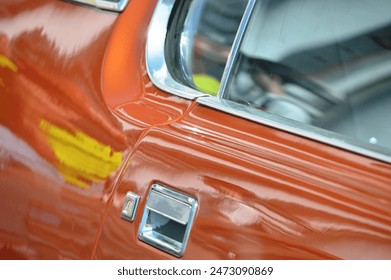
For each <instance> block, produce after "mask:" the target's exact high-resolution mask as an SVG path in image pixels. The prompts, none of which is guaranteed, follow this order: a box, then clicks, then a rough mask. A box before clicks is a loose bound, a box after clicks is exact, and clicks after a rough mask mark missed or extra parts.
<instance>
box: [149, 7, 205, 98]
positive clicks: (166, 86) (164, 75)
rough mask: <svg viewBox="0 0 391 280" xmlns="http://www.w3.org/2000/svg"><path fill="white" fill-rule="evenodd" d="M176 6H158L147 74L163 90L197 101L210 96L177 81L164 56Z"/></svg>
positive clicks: (151, 30)
mask: <svg viewBox="0 0 391 280" xmlns="http://www.w3.org/2000/svg"><path fill="white" fill-rule="evenodd" d="M174 4H175V0H159V2H158V4H157V5H156V8H155V12H154V14H153V16H152V20H151V24H150V26H149V31H148V37H147V46H146V64H147V72H148V75H149V78H150V79H151V81H152V83H153V84H154V85H155V86H157V87H158V88H160V89H161V90H164V91H167V92H170V93H172V94H175V95H177V96H180V97H183V98H186V99H190V100H195V99H196V98H197V97H201V96H208V94H206V93H202V92H199V91H197V90H195V89H193V88H190V87H187V86H184V85H182V84H180V83H178V82H177V81H175V80H174V78H173V77H172V76H171V74H170V72H169V71H168V67H167V63H166V59H165V55H164V50H165V41H166V35H167V25H168V22H169V19H170V15H171V12H172V9H173V7H174Z"/></svg>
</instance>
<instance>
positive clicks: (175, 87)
mask: <svg viewBox="0 0 391 280" xmlns="http://www.w3.org/2000/svg"><path fill="white" fill-rule="evenodd" d="M257 1H262V0H249V3H248V5H247V8H246V10H245V13H244V15H243V19H242V21H241V23H240V26H239V29H238V33H237V35H236V37H235V40H234V43H233V46H232V49H231V52H230V54H229V56H228V60H227V64H226V68H225V70H224V73H223V76H222V80H221V85H220V89H219V92H218V96H217V97H214V96H210V95H209V94H203V93H201V92H199V91H197V90H195V89H192V88H189V87H187V86H184V85H181V84H179V83H177V82H176V81H174V80H173V78H172V77H171V75H170V74H169V73H168V69H167V66H166V64H165V59H164V44H165V36H166V32H167V24H168V20H169V17H170V13H171V11H172V8H173V5H174V2H175V0H159V3H158V6H157V7H156V10H155V13H154V16H153V19H152V22H151V27H150V30H149V34H148V43H147V56H146V60H147V69H148V74H149V76H150V78H151V80H152V82H153V83H154V84H155V85H156V86H157V87H158V88H160V89H162V90H164V91H167V92H170V93H172V94H175V95H178V96H181V97H184V98H187V99H193V100H194V99H196V101H197V103H199V104H202V105H205V106H208V107H210V108H213V109H216V110H219V111H222V112H225V113H228V114H231V115H234V116H237V117H241V118H244V119H247V120H250V121H254V122H256V123H259V124H263V125H267V126H270V127H273V128H276V129H279V130H282V131H286V132H289V133H292V134H295V135H299V136H303V137H306V138H309V139H313V140H315V141H319V142H322V143H324V144H327V145H331V146H334V147H338V148H342V149H344V150H347V151H351V152H354V153H357V154H361V155H364V156H367V157H370V158H374V159H377V160H380V161H383V162H386V163H391V150H389V149H387V148H383V147H381V146H376V145H373V144H370V143H364V142H361V141H358V140H355V139H352V138H349V137H346V136H343V135H341V134H337V133H334V132H331V131H328V130H325V129H322V128H318V127H315V126H311V125H307V124H304V123H300V122H296V121H294V120H290V119H287V118H284V117H281V116H277V115H273V114H270V113H267V112H263V111H261V110H259V109H255V108H251V107H248V106H245V105H242V104H238V103H235V102H232V101H229V100H226V99H223V97H224V94H225V91H226V88H227V85H228V83H229V79H230V77H231V73H232V70H233V67H234V63H235V58H236V57H237V54H238V52H239V49H240V45H241V42H242V39H243V36H244V33H245V30H246V27H247V25H248V22H249V19H250V17H251V14H252V12H253V9H254V6H255V3H256V2H257ZM162 10H163V11H162ZM152 35H157V36H158V37H159V40H156V38H155V37H153V36H152ZM151 37H152V38H153V40H152V39H151ZM152 41H153V44H152ZM184 59H185V58H184ZM164 75H167V77H166V78H165V77H164Z"/></svg>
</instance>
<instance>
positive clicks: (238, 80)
mask: <svg viewBox="0 0 391 280" xmlns="http://www.w3.org/2000/svg"><path fill="white" fill-rule="evenodd" d="M390 8H391V1H388V0H373V1H369V0H344V1H338V0H326V1H323V0H314V1H306V0H289V1H288V0H273V1H271V0H188V1H179V0H178V1H176V0H159V2H158V5H157V8H156V10H155V14H154V16H153V19H152V21H151V25H150V29H149V34H148V42H147V49H146V62H147V70H148V74H149V77H150V78H151V80H152V82H153V83H154V84H155V85H156V86H157V87H159V88H160V89H162V90H165V91H168V92H170V93H172V94H175V95H177V96H181V97H183V98H187V99H193V100H197V102H198V103H200V104H203V105H205V106H209V107H212V108H214V109H217V110H221V111H224V112H226V113H229V114H232V115H236V116H239V117H241V118H245V119H249V120H252V121H255V122H258V123H260V124H263V125H267V126H271V127H274V128H277V129H280V130H284V131H288V132H290V133H294V134H297V135H301V136H304V137H308V138H311V139H314V140H316V141H320V142H323V143H326V144H329V145H333V146H337V147H339V148H343V149H347V150H350V151H353V152H356V153H359V154H363V155H367V156H370V157H373V158H376V159H380V160H382V161H385V162H391V126H390V125H388V120H389V119H391V110H390V109H389V108H391V94H390V90H391V78H390V76H391V75H390V74H391V59H390V58H391V17H390V16H389V12H388V11H389V10H390Z"/></svg>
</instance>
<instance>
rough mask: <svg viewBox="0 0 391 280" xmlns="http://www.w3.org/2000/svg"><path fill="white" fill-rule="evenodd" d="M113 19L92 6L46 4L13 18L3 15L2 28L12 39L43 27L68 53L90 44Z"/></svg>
mask: <svg viewBox="0 0 391 280" xmlns="http://www.w3.org/2000/svg"><path fill="white" fill-rule="evenodd" d="M97 18H99V20H96V19H97ZM114 20H115V17H114V16H112V15H107V16H106V15H103V14H99V15H97V14H96V13H95V12H93V13H92V12H91V10H89V9H72V10H70V9H69V10H68V9H65V8H63V9H60V8H56V6H55V5H53V4H47V5H45V6H42V7H39V8H37V9H35V10H30V11H25V12H22V13H20V14H18V15H16V16H15V17H13V18H4V19H0V30H1V32H2V33H5V34H6V35H7V37H9V38H10V39H13V38H17V37H18V36H20V35H21V34H22V33H23V32H31V31H37V30H41V33H42V35H44V36H47V37H48V39H49V40H50V41H51V42H52V43H54V45H55V47H56V49H58V50H59V54H60V55H64V56H68V55H72V54H74V53H75V52H77V51H78V50H80V49H81V48H85V47H87V46H88V45H89V44H90V43H91V41H93V40H94V39H95V38H96V37H97V36H98V35H99V33H101V32H102V30H104V29H106V28H108V27H109V26H110V25H111V24H112V23H113V22H114Z"/></svg>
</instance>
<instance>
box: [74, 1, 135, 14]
mask: <svg viewBox="0 0 391 280" xmlns="http://www.w3.org/2000/svg"><path fill="white" fill-rule="evenodd" d="M70 1H73V2H79V3H82V4H86V5H90V6H94V7H97V8H99V9H103V10H109V11H115V12H122V11H123V10H124V9H125V8H126V5H127V4H128V2H129V0H70Z"/></svg>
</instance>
